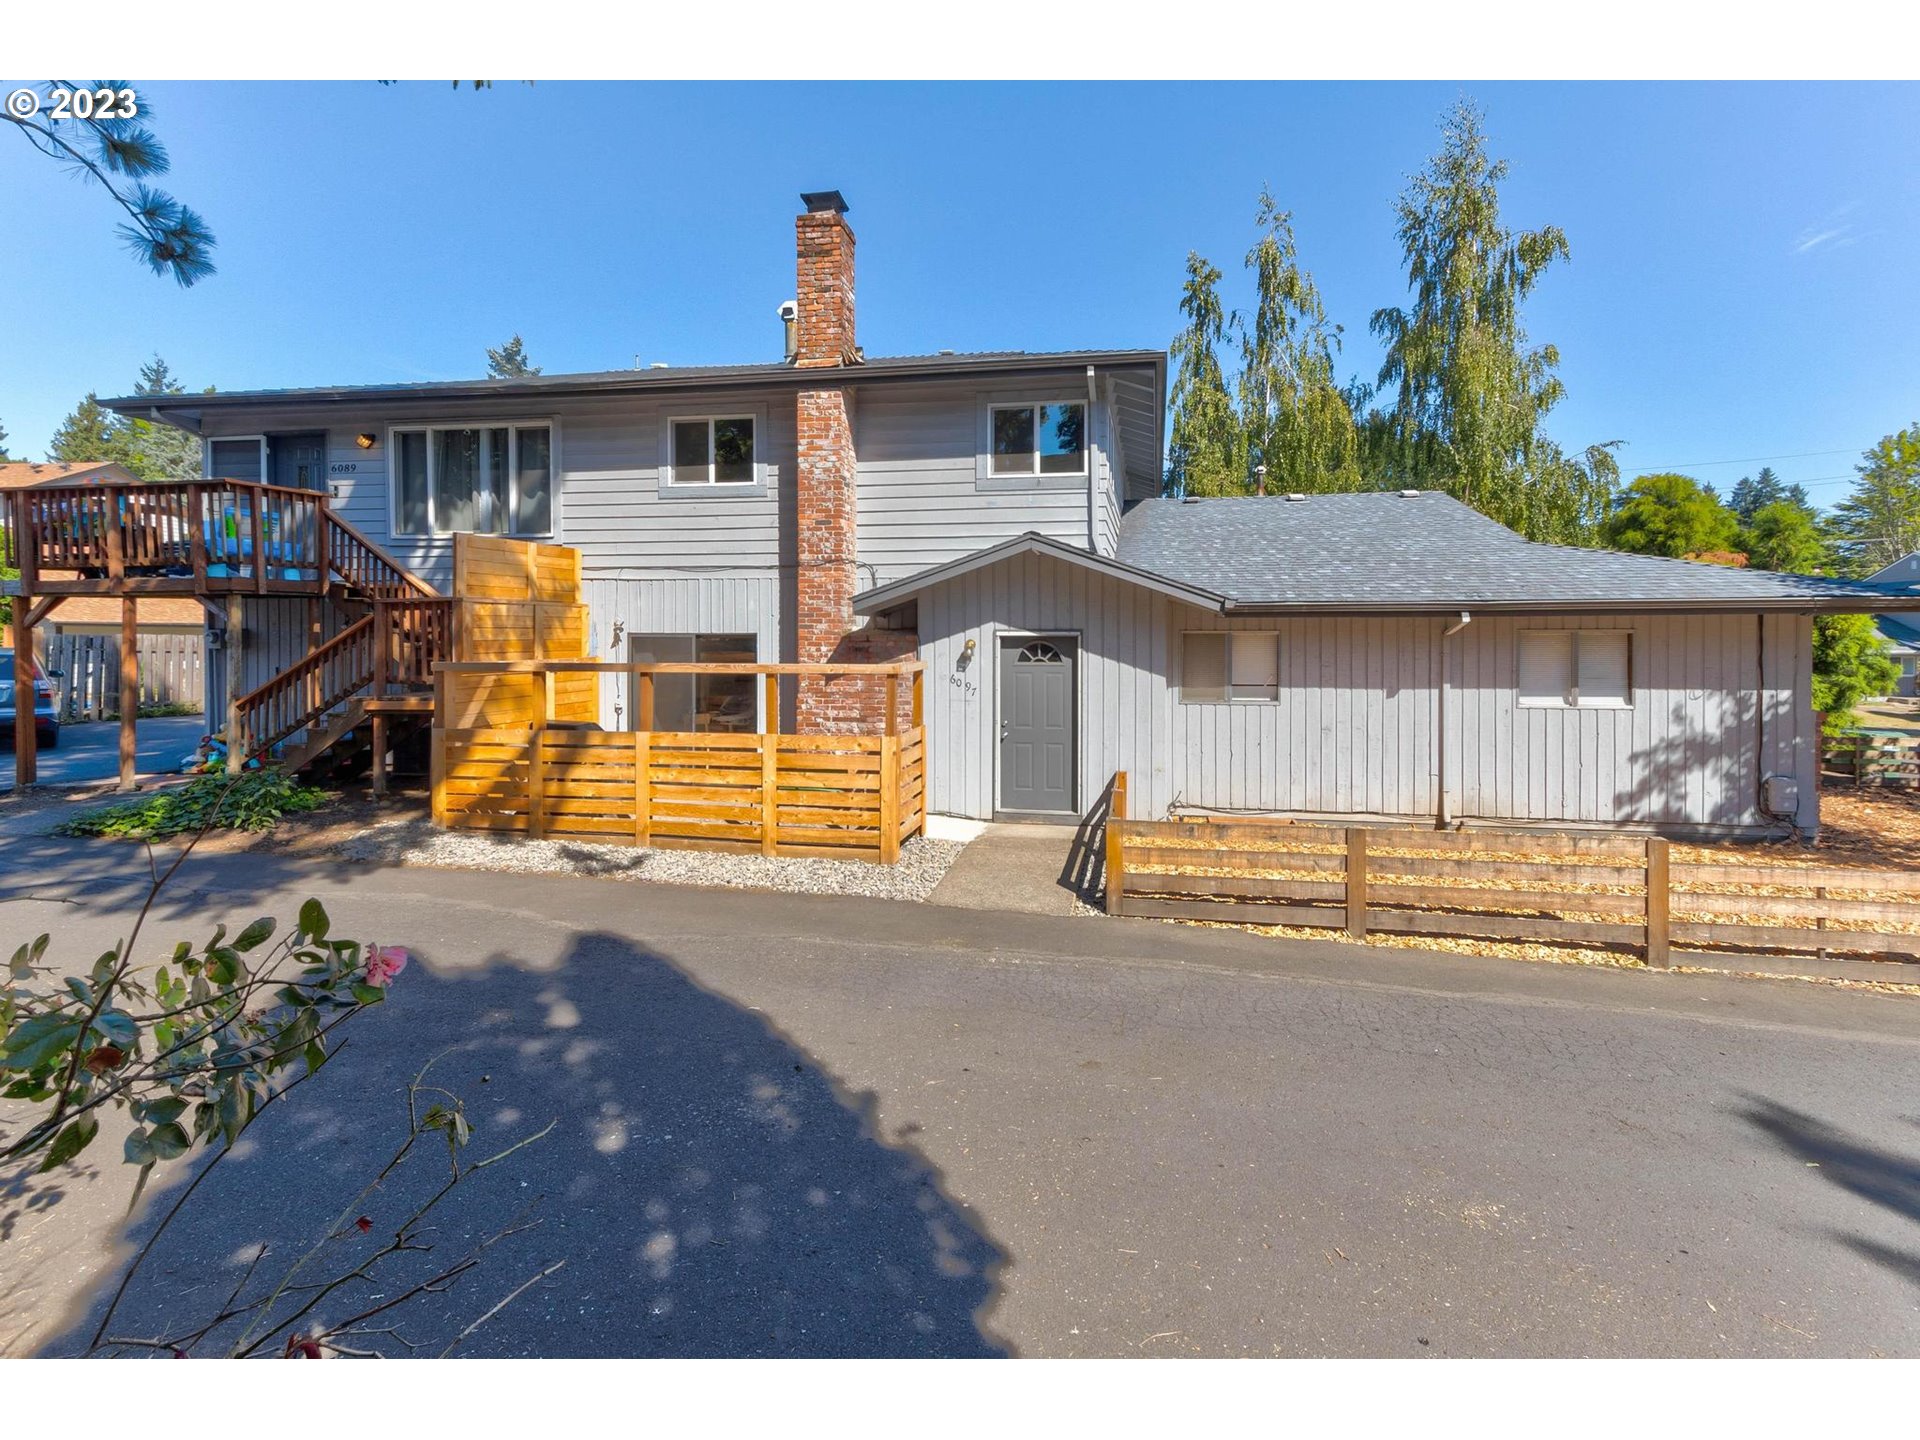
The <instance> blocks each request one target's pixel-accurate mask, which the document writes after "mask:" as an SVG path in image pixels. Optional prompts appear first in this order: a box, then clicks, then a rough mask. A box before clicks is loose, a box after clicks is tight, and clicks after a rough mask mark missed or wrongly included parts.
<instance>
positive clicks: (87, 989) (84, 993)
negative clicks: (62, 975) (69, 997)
mask: <svg viewBox="0 0 1920 1440" xmlns="http://www.w3.org/2000/svg"><path fill="white" fill-rule="evenodd" d="M66 983H67V989H69V990H71V991H72V992H73V993H74V994H75V995H77V996H79V997H80V1003H81V1004H82V1005H91V1004H93V987H92V986H91V985H89V984H87V982H86V981H84V980H82V979H81V978H80V977H79V976H78V975H69V976H67V982H66Z"/></svg>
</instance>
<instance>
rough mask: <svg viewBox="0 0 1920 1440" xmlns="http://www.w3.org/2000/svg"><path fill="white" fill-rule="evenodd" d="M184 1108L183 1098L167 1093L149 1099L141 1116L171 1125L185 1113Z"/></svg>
mask: <svg viewBox="0 0 1920 1440" xmlns="http://www.w3.org/2000/svg"><path fill="white" fill-rule="evenodd" d="M186 1109H187V1102H186V1101H185V1100H182V1099H181V1098H180V1097H179V1096H178V1095H167V1096H164V1097H163V1098H161V1099H159V1100H149V1101H148V1102H147V1104H146V1114H145V1115H143V1116H142V1117H141V1118H142V1119H146V1120H152V1121H154V1122H155V1123H157V1124H161V1125H171V1124H172V1123H173V1122H174V1121H176V1120H178V1119H179V1118H180V1117H181V1116H182V1115H183V1114H185V1113H186Z"/></svg>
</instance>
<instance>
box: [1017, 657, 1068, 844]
mask: <svg viewBox="0 0 1920 1440" xmlns="http://www.w3.org/2000/svg"><path fill="white" fill-rule="evenodd" d="M1075 651H1076V647H1075V645H1074V642H1073V641H1072V640H1071V639H1069V638H1067V637H1065V636H1021V635H1003V636H1002V637H1001V639H1000V685H999V690H1000V805H999V808H1000V809H1001V810H1005V811H1009V812H1013V813H1018V814H1027V815H1073V814H1076V813H1078V808H1079V807H1078V805H1077V803H1076V796H1075V794H1074V790H1075V786H1074V775H1075V769H1076V763H1077V757H1076V756H1075V754H1074V722H1075V714H1076V709H1077V707H1076V706H1075V703H1074V693H1073V670H1074V659H1075Z"/></svg>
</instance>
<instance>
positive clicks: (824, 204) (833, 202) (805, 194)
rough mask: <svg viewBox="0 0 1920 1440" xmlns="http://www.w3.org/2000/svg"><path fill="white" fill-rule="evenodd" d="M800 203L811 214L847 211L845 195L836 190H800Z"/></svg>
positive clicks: (835, 213) (844, 212)
mask: <svg viewBox="0 0 1920 1440" xmlns="http://www.w3.org/2000/svg"><path fill="white" fill-rule="evenodd" d="M800 203H801V204H802V205H804V206H806V207H807V212H808V213H809V214H812V215H820V214H826V213H831V214H834V215H844V214H846V213H847V197H846V196H844V195H842V194H841V193H840V192H839V191H838V190H803V191H801V192H800Z"/></svg>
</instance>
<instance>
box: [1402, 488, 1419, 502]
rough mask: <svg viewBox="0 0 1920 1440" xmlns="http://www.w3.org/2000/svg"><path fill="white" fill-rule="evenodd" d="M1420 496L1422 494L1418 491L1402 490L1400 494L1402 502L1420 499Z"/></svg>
mask: <svg viewBox="0 0 1920 1440" xmlns="http://www.w3.org/2000/svg"><path fill="white" fill-rule="evenodd" d="M1419 495H1420V492H1419V491H1418V490H1402V491H1401V492H1400V498H1401V499H1402V500H1414V499H1418V498H1419Z"/></svg>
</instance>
